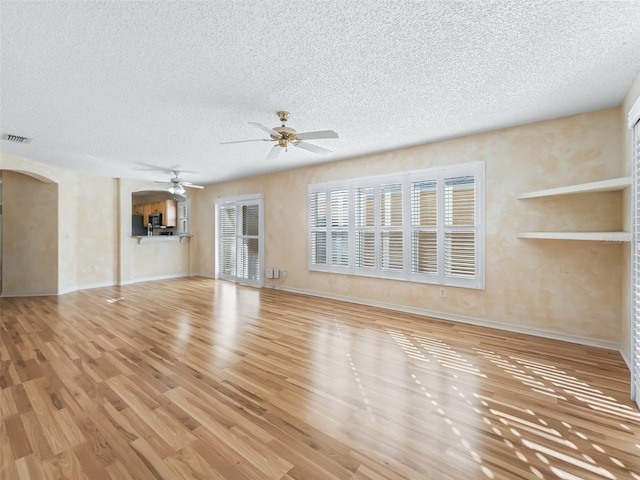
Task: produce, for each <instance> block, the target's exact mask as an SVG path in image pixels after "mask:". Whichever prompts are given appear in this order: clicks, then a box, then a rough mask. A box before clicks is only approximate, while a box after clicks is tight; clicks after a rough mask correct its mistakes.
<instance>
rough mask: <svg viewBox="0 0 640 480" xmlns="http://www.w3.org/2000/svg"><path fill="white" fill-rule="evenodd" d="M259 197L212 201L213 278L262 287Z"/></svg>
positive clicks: (261, 231) (261, 225)
mask: <svg viewBox="0 0 640 480" xmlns="http://www.w3.org/2000/svg"><path fill="white" fill-rule="evenodd" d="M262 210H263V198H262V196H247V197H233V198H222V199H218V200H216V217H217V219H216V226H217V229H216V237H217V247H216V276H217V277H218V278H222V279H224V280H230V281H234V282H238V283H245V284H248V285H254V286H262V285H263V284H264V279H263V274H262V271H263V268H262V264H263V261H264V253H263V245H264V235H263V229H264V224H263V220H262V216H263V214H262Z"/></svg>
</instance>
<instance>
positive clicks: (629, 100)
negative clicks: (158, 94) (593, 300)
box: [620, 74, 640, 362]
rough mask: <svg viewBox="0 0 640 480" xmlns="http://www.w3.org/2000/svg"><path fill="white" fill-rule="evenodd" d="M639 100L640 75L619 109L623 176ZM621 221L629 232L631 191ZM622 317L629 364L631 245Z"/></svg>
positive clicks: (626, 251) (625, 252) (626, 249)
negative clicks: (632, 116)
mask: <svg viewBox="0 0 640 480" xmlns="http://www.w3.org/2000/svg"><path fill="white" fill-rule="evenodd" d="M638 98H640V74H638V76H637V77H636V79H635V81H634V82H633V84H632V85H631V88H630V89H629V92H628V93H627V95H626V97H625V99H624V102H623V103H622V107H621V108H620V116H621V131H622V143H623V149H622V152H623V161H624V167H625V175H631V169H632V158H631V148H632V147H631V143H632V136H631V133H632V131H631V130H630V129H629V128H627V119H628V116H629V110H631V107H633V105H634V103H635V102H636V100H637V99H638ZM623 211H624V213H623V220H624V222H625V225H624V227H625V228H624V229H625V230H626V231H631V189H626V190H625V192H624V197H623ZM621 295H622V299H621V302H622V315H621V317H620V330H621V332H620V337H621V342H620V343H621V347H620V351H621V353H622V356H623V357H624V358H625V359H626V360H627V362H629V360H630V358H631V244H626V245H624V246H623V248H622V289H621Z"/></svg>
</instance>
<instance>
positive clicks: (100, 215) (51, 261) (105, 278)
mask: <svg viewBox="0 0 640 480" xmlns="http://www.w3.org/2000/svg"><path fill="white" fill-rule="evenodd" d="M0 170H3V173H4V175H5V177H7V178H9V179H10V180H9V183H10V184H11V183H14V184H15V183H16V182H15V181H13V182H12V181H11V179H12V178H13V179H15V178H17V179H20V183H21V184H22V183H24V182H29V185H31V186H30V187H28V188H22V187H20V188H18V187H16V188H11V187H9V191H8V192H7V191H5V192H3V197H4V199H5V205H6V206H4V207H3V208H4V209H5V211H8V210H9V209H11V207H10V206H9V205H10V204H15V203H19V204H21V203H23V196H24V195H27V197H28V198H29V199H30V198H32V197H33V199H34V200H37V201H38V202H40V199H42V202H41V203H42V204H43V205H45V206H46V208H43V209H40V210H38V212H36V213H35V214H32V213H30V210H24V211H23V212H21V214H20V216H18V217H16V216H13V217H12V216H11V215H9V217H8V218H7V216H3V218H2V221H3V227H4V228H3V229H2V235H3V246H5V245H6V246H8V248H7V247H5V248H3V251H2V256H3V262H2V263H3V265H2V268H3V285H2V293H3V294H5V295H11V294H30V293H48V294H56V293H65V292H69V291H73V290H76V289H82V288H90V287H95V286H101V285H112V284H118V283H132V282H136V281H139V280H144V279H150V278H157V277H168V276H180V275H189V272H190V264H194V265H197V260H195V259H193V258H192V255H191V251H190V240H185V241H183V242H182V243H180V242H179V241H178V239H173V240H172V241H168V242H165V243H164V244H163V245H156V244H151V242H148V241H143V242H142V243H141V244H138V242H137V240H136V239H134V238H131V193H132V192H133V191H139V190H152V189H157V188H158V187H157V185H155V184H153V183H150V182H137V181H127V180H118V179H113V178H105V177H91V176H87V175H82V174H78V173H75V172H71V171H65V170H61V169H58V168H55V167H49V166H47V165H42V164H39V163H36V162H32V161H29V160H26V159H23V158H19V157H15V156H12V155H6V154H0ZM16 171H18V172H26V173H28V174H29V175H32V176H35V177H38V178H42V179H44V180H47V181H49V182H53V183H49V184H45V183H42V182H40V181H38V180H35V179H33V178H31V177H30V176H26V175H22V174H20V173H16ZM22 177H24V178H22ZM33 182H36V183H33ZM6 183H7V181H6V180H5V184H6ZM40 184H42V185H48V187H47V188H49V189H51V190H52V191H55V192H56V194H55V196H54V197H51V198H50V196H48V195H49V194H45V193H42V192H40V191H37V192H32V190H34V189H36V186H37V187H38V188H41V187H40ZM23 192H24V193H23ZM14 197H15V200H14ZM41 197H43V198H41ZM27 207H28V204H25V207H24V208H27ZM29 208H30V207H29ZM11 210H13V209H11ZM41 212H47V215H45V216H44V217H43V216H42V215H41ZM23 217H24V219H23ZM52 219H53V220H55V226H54V227H52V226H51V225H53V224H52ZM34 223H35V224H34ZM27 230H28V231H29V234H28V235H26V234H25V231H27ZM41 230H44V231H45V235H44V236H43V235H41V233H40V231H41ZM45 240H46V242H45ZM42 242H45V243H46V248H47V251H46V253H47V254H46V260H45V261H44V263H42V260H41V256H38V255H36V253H37V252H38V250H39V249H40V248H41V247H40V246H39V245H40V244H41V243H42ZM42 248H44V247H42ZM16 249H18V250H16ZM32 250H35V251H34V253H33V254H29V255H22V260H21V261H22V263H21V264H19V266H16V265H17V263H16V262H17V260H16V259H17V258H18V255H17V254H15V252H22V251H29V252H31V251H32ZM43 268H45V269H46V272H45V274H44V275H42V274H41V273H40V272H41V271H42V270H43ZM33 272H38V273H37V278H35V274H34V273H33ZM51 272H55V273H51ZM52 275H53V277H55V278H51V276H52ZM32 277H33V278H32Z"/></svg>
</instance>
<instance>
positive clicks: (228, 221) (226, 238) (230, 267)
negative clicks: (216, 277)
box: [218, 205, 236, 277]
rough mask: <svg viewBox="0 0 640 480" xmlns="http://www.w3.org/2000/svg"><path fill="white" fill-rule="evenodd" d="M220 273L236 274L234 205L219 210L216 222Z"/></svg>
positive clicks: (233, 275)
mask: <svg viewBox="0 0 640 480" xmlns="http://www.w3.org/2000/svg"><path fill="white" fill-rule="evenodd" d="M218 224H219V226H218V242H219V257H220V258H219V265H220V273H221V274H224V275H229V276H232V277H235V275H236V207H235V205H232V206H225V207H222V208H220V210H219V222H218Z"/></svg>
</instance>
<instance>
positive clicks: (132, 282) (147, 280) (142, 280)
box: [118, 273, 189, 285]
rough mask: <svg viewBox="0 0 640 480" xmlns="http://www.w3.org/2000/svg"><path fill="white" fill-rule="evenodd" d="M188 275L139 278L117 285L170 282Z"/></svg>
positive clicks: (176, 274)
mask: <svg viewBox="0 0 640 480" xmlns="http://www.w3.org/2000/svg"><path fill="white" fill-rule="evenodd" d="M188 276H189V274H188V273H174V274H171V275H157V276H154V277H140V278H134V279H131V280H126V281H124V282H120V283H119V284H118V285H131V284H134V283H142V282H155V281H158V280H170V279H172V278H183V277H188Z"/></svg>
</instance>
